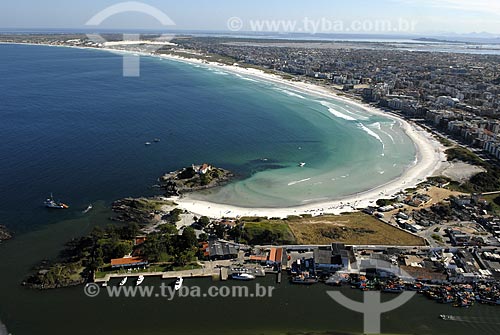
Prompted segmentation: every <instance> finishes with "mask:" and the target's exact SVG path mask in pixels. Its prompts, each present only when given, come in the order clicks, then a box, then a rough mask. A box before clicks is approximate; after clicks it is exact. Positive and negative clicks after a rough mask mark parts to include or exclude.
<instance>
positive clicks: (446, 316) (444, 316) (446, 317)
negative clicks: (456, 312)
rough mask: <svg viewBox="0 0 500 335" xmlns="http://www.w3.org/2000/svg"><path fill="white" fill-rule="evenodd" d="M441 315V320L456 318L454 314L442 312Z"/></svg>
mask: <svg viewBox="0 0 500 335" xmlns="http://www.w3.org/2000/svg"><path fill="white" fill-rule="evenodd" d="M439 317H440V318H441V320H444V321H453V320H456V317H454V316H453V315H444V314H441V315H440V316H439Z"/></svg>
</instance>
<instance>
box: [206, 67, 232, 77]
mask: <svg viewBox="0 0 500 335" xmlns="http://www.w3.org/2000/svg"><path fill="white" fill-rule="evenodd" d="M208 71H210V72H212V73H215V74H220V75H222V76H228V75H229V73H227V72H223V71H219V70H216V69H212V68H209V69H208Z"/></svg>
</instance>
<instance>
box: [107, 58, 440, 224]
mask: <svg viewBox="0 0 500 335" xmlns="http://www.w3.org/2000/svg"><path fill="white" fill-rule="evenodd" d="M114 51H116V50H114ZM157 57H159V58H164V59H169V60H174V61H179V62H184V63H188V64H196V65H202V66H206V67H211V68H216V69H219V70H222V71H227V72H230V73H234V74H237V75H240V76H248V77H253V78H257V79H260V80H263V81H267V82H271V83H275V84H278V85H282V86H286V87H288V88H292V89H294V90H296V91H299V92H302V93H305V94H308V95H316V96H318V97H324V98H329V99H336V100H339V101H343V102H345V103H348V104H351V105H354V106H357V107H359V108H361V109H363V110H364V111H366V112H368V113H370V114H374V115H381V116H384V117H387V118H389V119H392V120H395V121H397V122H399V123H400V125H401V128H402V129H403V131H404V132H405V134H406V135H407V136H408V137H409V138H410V139H411V140H412V142H413V143H414V145H415V149H416V161H415V163H414V164H413V165H412V166H411V167H409V168H408V169H407V170H406V171H405V172H403V174H402V175H401V176H399V177H398V178H396V179H394V180H392V181H389V182H387V183H385V184H383V185H380V186H377V187H375V188H373V189H371V190H367V191H365V192H361V193H358V194H356V195H349V196H345V197H343V198H342V199H339V200H331V201H324V202H317V203H310V204H307V205H301V206H291V207H276V208H258V207H255V208H253V207H249V208H246V207H241V206H234V205H227V204H221V203H216V202H208V201H201V200H194V199H192V198H190V197H189V195H185V196H183V197H176V198H174V199H175V202H177V203H178V204H179V205H180V206H181V207H182V208H183V209H186V210H188V211H190V212H192V213H195V214H198V215H206V216H209V217H213V218H218V217H222V216H231V217H235V216H267V217H282V218H284V217H286V216H288V215H297V214H312V215H321V214H324V213H331V214H340V213H343V212H352V211H356V210H357V209H358V208H364V207H367V206H370V205H372V204H373V203H374V202H375V201H376V200H378V199H380V198H384V197H385V198H387V197H391V196H392V195H394V194H396V193H398V192H400V191H402V190H405V189H407V188H412V187H415V186H416V185H417V184H419V183H420V182H422V181H423V180H425V179H426V178H427V177H430V176H432V175H433V174H434V173H435V172H436V171H437V170H439V169H440V167H441V164H442V161H443V160H445V159H446V157H445V154H444V148H443V146H442V145H441V143H439V142H438V141H437V140H435V139H434V138H433V137H432V136H431V134H429V133H428V132H427V131H425V130H423V129H422V128H421V127H419V126H417V125H414V124H410V122H408V121H407V120H405V119H402V118H401V117H399V116H398V115H395V114H393V113H387V112H384V111H383V110H381V109H378V108H375V107H373V106H370V105H367V104H363V103H361V102H359V101H356V100H351V99H348V98H346V97H342V96H339V95H338V94H336V93H335V92H333V91H330V90H328V89H327V88H325V87H322V86H319V85H314V84H309V83H305V82H300V81H297V82H295V81H291V80H287V79H283V78H281V77H279V76H277V75H274V74H268V73H265V72H264V71H262V70H258V69H247V68H241V67H239V66H228V65H222V64H218V63H206V62H204V61H202V60H199V59H186V58H181V57H176V56H171V55H157Z"/></svg>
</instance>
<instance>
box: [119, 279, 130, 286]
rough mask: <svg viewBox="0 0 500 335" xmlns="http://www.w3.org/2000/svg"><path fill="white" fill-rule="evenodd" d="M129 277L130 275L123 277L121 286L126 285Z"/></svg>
mask: <svg viewBox="0 0 500 335" xmlns="http://www.w3.org/2000/svg"><path fill="white" fill-rule="evenodd" d="M127 279H128V277H125V278H123V279H122V281H121V282H120V286H123V285H125V284H126V283H127Z"/></svg>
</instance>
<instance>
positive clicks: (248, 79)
mask: <svg viewBox="0 0 500 335" xmlns="http://www.w3.org/2000/svg"><path fill="white" fill-rule="evenodd" d="M234 75H235V76H236V77H238V78H240V79H243V80H246V81H253V82H254V83H257V82H258V80H255V79H251V78H248V77H245V76H242V75H241V74H238V73H234Z"/></svg>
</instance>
